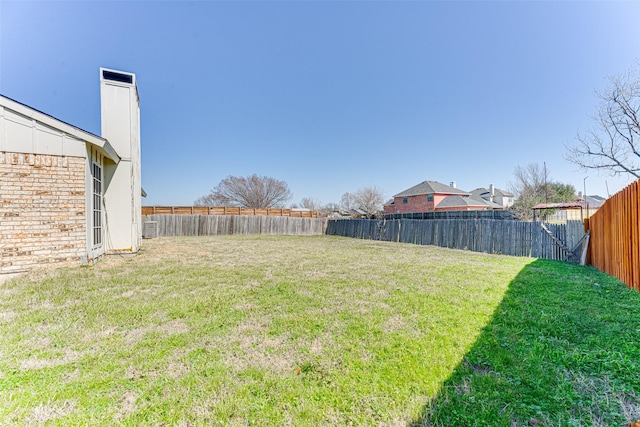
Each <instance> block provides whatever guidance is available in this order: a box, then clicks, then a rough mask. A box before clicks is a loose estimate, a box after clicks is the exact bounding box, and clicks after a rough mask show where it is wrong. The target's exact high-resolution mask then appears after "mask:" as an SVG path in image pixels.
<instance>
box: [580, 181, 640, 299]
mask: <svg viewBox="0 0 640 427" xmlns="http://www.w3.org/2000/svg"><path fill="white" fill-rule="evenodd" d="M586 227H587V228H588V229H589V231H590V233H591V236H590V243H589V256H588V260H589V263H590V264H591V265H593V266H595V267H596V268H597V269H598V270H600V271H604V272H605V273H607V274H610V275H612V276H615V277H617V278H618V279H620V280H621V281H622V282H624V283H625V284H626V285H627V286H628V287H630V288H632V289H636V290H638V291H640V180H638V181H636V182H634V183H632V184H631V185H629V186H628V187H626V188H625V189H623V190H622V191H619V192H618V193H616V194H614V195H613V196H611V197H610V198H609V199H607V201H606V202H605V203H604V205H602V207H601V208H600V209H598V211H597V212H596V213H595V214H593V215H592V216H591V218H589V219H588V220H587V221H586Z"/></svg>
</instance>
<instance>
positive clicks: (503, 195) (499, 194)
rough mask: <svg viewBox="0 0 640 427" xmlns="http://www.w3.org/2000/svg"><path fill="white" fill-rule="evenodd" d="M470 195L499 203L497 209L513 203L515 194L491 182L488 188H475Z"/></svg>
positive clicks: (505, 207) (506, 207)
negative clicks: (496, 186)
mask: <svg viewBox="0 0 640 427" xmlns="http://www.w3.org/2000/svg"><path fill="white" fill-rule="evenodd" d="M471 195H472V196H475V197H476V198H480V199H482V200H485V201H487V202H490V203H496V204H498V205H500V207H498V208H497V209H509V208H510V207H511V206H513V204H514V203H515V196H514V195H513V194H512V193H509V192H508V191H504V190H500V189H499V188H495V187H494V186H493V184H491V185H489V188H488V189H487V188H476V189H475V190H473V191H472V192H471Z"/></svg>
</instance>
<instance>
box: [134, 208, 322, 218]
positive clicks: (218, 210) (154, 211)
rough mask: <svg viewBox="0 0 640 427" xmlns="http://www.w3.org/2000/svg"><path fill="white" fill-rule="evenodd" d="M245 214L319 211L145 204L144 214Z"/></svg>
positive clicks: (315, 214) (311, 214) (311, 215)
mask: <svg viewBox="0 0 640 427" xmlns="http://www.w3.org/2000/svg"><path fill="white" fill-rule="evenodd" d="M162 214H164V215H243V216H253V215H257V216H260V215H262V216H290V217H296V218H317V217H318V212H317V211H308V210H297V209H290V208H281V209H280V208H269V209H254V208H240V207H233V206H143V207H142V215H143V216H146V215H162Z"/></svg>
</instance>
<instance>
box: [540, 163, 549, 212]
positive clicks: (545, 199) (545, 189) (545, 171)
mask: <svg viewBox="0 0 640 427" xmlns="http://www.w3.org/2000/svg"><path fill="white" fill-rule="evenodd" d="M542 164H543V165H544V202H545V203H549V193H548V192H547V162H542Z"/></svg>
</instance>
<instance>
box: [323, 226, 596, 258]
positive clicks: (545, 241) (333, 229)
mask: <svg viewBox="0 0 640 427" xmlns="http://www.w3.org/2000/svg"><path fill="white" fill-rule="evenodd" d="M545 227H546V228H547V230H548V231H546V230H545V229H544V228H545ZM545 227H543V226H542V225H541V223H537V222H522V221H506V220H493V219H432V220H429V219H427V220H411V219H397V220H367V219H362V220H357V219H351V220H349V219H345V220H342V219H337V220H329V222H328V223H327V231H326V234H328V235H335V236H345V237H355V238H360V239H372V240H384V241H391V242H402V243H414V244H418V245H434V246H441V247H446V248H452V249H467V250H470V251H475V252H486V253H490V254H504V255H514V256H531V257H534V258H547V259H555V260H566V259H568V258H570V257H571V258H573V259H574V260H575V259H576V253H572V254H569V253H568V252H569V251H567V250H565V249H563V248H562V247H560V246H559V245H558V244H557V242H556V241H561V242H564V244H565V246H566V247H568V248H570V249H574V250H575V251H574V252H578V253H579V252H580V249H581V248H580V247H579V245H580V243H581V239H582V238H583V236H584V225H583V223H582V221H568V222H567V223H566V224H546V226H545ZM552 236H553V237H552Z"/></svg>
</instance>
